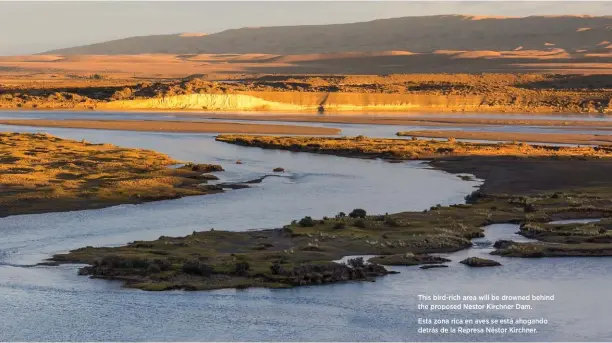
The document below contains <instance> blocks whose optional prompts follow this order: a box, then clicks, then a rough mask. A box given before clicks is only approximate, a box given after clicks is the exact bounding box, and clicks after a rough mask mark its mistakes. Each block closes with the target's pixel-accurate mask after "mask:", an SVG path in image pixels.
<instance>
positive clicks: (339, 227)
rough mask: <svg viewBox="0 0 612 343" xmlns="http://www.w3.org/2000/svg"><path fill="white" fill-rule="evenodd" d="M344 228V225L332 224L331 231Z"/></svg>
mask: <svg viewBox="0 0 612 343" xmlns="http://www.w3.org/2000/svg"><path fill="white" fill-rule="evenodd" d="M345 227H346V224H344V223H336V224H334V226H333V229H334V230H342V229H344V228H345Z"/></svg>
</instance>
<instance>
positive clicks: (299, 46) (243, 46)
mask: <svg viewBox="0 0 612 343" xmlns="http://www.w3.org/2000/svg"><path fill="white" fill-rule="evenodd" d="M611 41H612V17H590V16H530V17H523V18H515V17H481V16H464V15H439V16H421V17H402V18H393V19H380V20H374V21H369V22H359V23H350V24H333V25H306V26H284V27H280V26H278V27H258V28H241V29H232V30H227V31H223V32H219V33H214V34H209V35H206V34H184V33H183V34H169V35H152V36H140V37H129V38H125V39H119V40H113V41H108V42H102V43H97V44H91V45H84V46H78V47H71V48H66V49H58V50H53V51H47V52H44V53H43V54H52V55H137V54H248V53H260V54H276V55H303V54H330V53H346V52H376V51H405V52H411V53H431V52H436V51H451V52H454V51H479V53H477V54H476V56H475V57H483V56H482V55H483V54H484V55H487V54H490V55H496V54H497V52H499V51H525V50H527V51H530V50H544V51H548V50H550V51H553V52H554V51H557V52H559V51H566V52H568V53H575V52H584V51H589V52H591V53H604V54H605V53H607V51H608V49H609V48H610V47H612V43H610V42H611ZM583 50H584V51H583ZM485 57H486V56H485Z"/></svg>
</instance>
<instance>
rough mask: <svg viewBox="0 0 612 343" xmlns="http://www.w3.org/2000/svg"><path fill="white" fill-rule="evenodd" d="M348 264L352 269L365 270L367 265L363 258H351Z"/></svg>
mask: <svg viewBox="0 0 612 343" xmlns="http://www.w3.org/2000/svg"><path fill="white" fill-rule="evenodd" d="M346 264H348V265H349V266H350V267H352V268H363V267H364V266H365V263H364V262H363V257H355V258H351V259H349V260H348V261H346Z"/></svg>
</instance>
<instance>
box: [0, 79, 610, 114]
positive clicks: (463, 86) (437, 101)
mask: <svg viewBox="0 0 612 343" xmlns="http://www.w3.org/2000/svg"><path fill="white" fill-rule="evenodd" d="M95 76H96V77H98V78H102V79H103V78H104V76H103V75H95ZM105 82H106V81H104V80H101V83H100V84H99V85H97V84H96V83H95V82H92V81H91V80H87V81H85V80H84V81H83V84H82V86H81V87H70V88H68V87H63V86H60V84H58V83H55V84H49V85H48V86H40V85H39V86H35V85H33V84H31V83H25V81H24V83H23V84H21V85H20V84H16V85H15V84H12V85H10V86H6V87H5V89H2V90H0V108H10V109H60V108H61V109H98V110H181V111H185V110H189V111H211V112H232V111H233V112H236V111H245V112H278V113H282V112H284V113H287V112H299V113H309V114H316V113H318V114H329V113H332V114H333V113H355V114H356V113H359V114H362V113H406V112H491V113H496V112H507V113H607V112H610V110H611V109H610V108H609V105H610V104H611V101H610V100H611V99H612V92H611V91H610V90H609V89H610V85H609V84H608V82H607V81H606V79H605V78H603V79H602V78H597V77H587V76H561V75H530V74H517V75H513V74H483V75H465V74H453V75H446V74H445V75H438V74H421V75H388V76H374V75H370V76H348V75H334V76H317V77H314V76H313V77H307V76H303V75H302V76H300V75H274V76H261V77H257V78H247V77H245V78H242V79H235V80H232V82H213V81H208V80H204V79H198V78H194V79H188V80H187V79H184V80H167V81H157V82H141V83H138V84H134V81H133V80H131V81H130V82H127V81H126V84H125V85H123V86H121V85H119V84H117V83H108V82H106V83H105Z"/></svg>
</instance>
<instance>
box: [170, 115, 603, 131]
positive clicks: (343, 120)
mask: <svg viewBox="0 0 612 343" xmlns="http://www.w3.org/2000/svg"><path fill="white" fill-rule="evenodd" d="M181 114H182V115H189V113H181ZM466 114H467V113H466ZM191 115H193V116H198V114H197V113H192V114H191ZM199 115H200V116H205V117H206V118H211V119H218V120H224V119H225V120H228V119H231V120H249V121H283V122H296V123H300V122H303V123H329V124H363V125H410V126H449V127H457V126H475V127H480V126H543V127H553V128H564V129H569V130H573V129H588V130H612V122H609V121H599V120H598V121H588V120H576V119H567V120H553V119H550V120H547V119H514V118H499V119H498V118H470V117H464V118H461V114H458V115H456V116H454V117H450V116H449V117H436V116H421V115H419V114H407V113H402V114H399V113H398V114H397V115H395V116H390V115H389V114H387V113H380V114H370V115H368V116H363V115H362V116H359V115H351V114H345V115H304V114H302V115H296V114H258V113H243V114H232V113H223V114H217V113H215V114H199ZM509 115H511V114H509ZM493 116H495V114H493Z"/></svg>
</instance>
